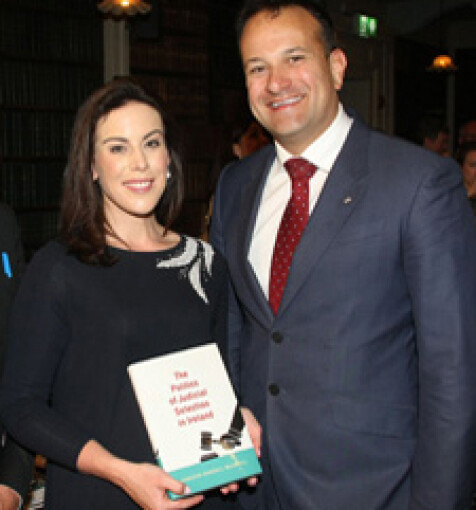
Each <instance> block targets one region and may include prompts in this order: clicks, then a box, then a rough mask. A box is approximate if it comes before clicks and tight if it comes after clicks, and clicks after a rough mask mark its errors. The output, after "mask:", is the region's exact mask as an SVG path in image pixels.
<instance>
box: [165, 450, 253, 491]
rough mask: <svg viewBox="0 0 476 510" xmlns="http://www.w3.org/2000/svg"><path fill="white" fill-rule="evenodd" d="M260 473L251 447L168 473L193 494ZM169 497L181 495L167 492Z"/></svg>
mask: <svg viewBox="0 0 476 510" xmlns="http://www.w3.org/2000/svg"><path fill="white" fill-rule="evenodd" d="M260 473H261V466H260V463H259V461H258V458H257V457H256V453H255V451H254V449H253V448H249V449H247V450H242V451H239V452H236V453H230V454H229V455H224V456H223V457H217V458H216V459H211V460H207V461H205V462H200V463H199V464H194V465H193V466H188V467H186V468H182V469H177V470H176V471H171V472H170V473H169V474H170V475H171V476H173V477H174V478H175V479H177V480H180V481H181V482H183V483H184V484H186V485H188V487H190V489H191V491H192V494H195V493H198V492H203V491H206V490H208V489H211V488H213V487H220V486H222V485H226V484H228V483H231V482H234V481H237V480H242V479H243V478H249V477H250V476H254V475H258V474H260ZM169 497H170V499H178V498H180V497H182V496H177V494H174V493H172V492H169Z"/></svg>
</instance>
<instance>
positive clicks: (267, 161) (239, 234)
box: [233, 146, 276, 324]
mask: <svg viewBox="0 0 476 510" xmlns="http://www.w3.org/2000/svg"><path fill="white" fill-rule="evenodd" d="M270 149H271V147H270ZM275 157H276V152H275V150H274V146H272V149H271V150H268V151H266V152H265V153H264V155H263V157H261V158H260V159H259V160H258V161H256V162H255V163H254V167H253V170H252V175H251V178H250V179H249V180H248V182H247V183H246V184H245V185H244V186H243V189H242V193H241V203H240V209H239V211H236V218H237V220H236V221H237V227H236V230H235V232H236V236H235V237H234V246H233V250H234V253H235V260H236V261H237V268H238V271H237V276H238V278H235V279H234V282H235V286H236V288H237V290H238V292H239V294H240V298H241V300H242V302H243V303H245V304H246V306H247V308H248V309H249V312H250V313H251V314H253V315H254V316H255V318H256V319H257V320H258V321H259V322H261V323H262V324H269V323H270V321H272V320H273V313H272V311H271V308H270V306H269V303H268V300H267V299H266V296H265V295H264V293H263V289H262V288H261V285H260V284H259V282H258V279H257V278H256V275H255V272H254V270H253V268H252V266H251V264H250V263H249V260H248V253H249V249H250V244H251V240H252V237H253V231H254V226H255V223H256V216H257V213H258V209H259V205H260V202H261V196H262V194H263V189H264V185H265V183H266V178H267V177H268V174H269V171H270V169H271V165H272V164H273V161H274V159H275Z"/></svg>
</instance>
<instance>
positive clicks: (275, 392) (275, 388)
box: [268, 383, 279, 397]
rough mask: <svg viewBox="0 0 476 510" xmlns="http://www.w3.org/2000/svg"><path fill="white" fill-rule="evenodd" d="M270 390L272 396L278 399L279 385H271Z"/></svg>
mask: <svg viewBox="0 0 476 510" xmlns="http://www.w3.org/2000/svg"><path fill="white" fill-rule="evenodd" d="M268 390H269V392H270V393H271V395H273V397H276V396H277V395H279V386H278V385H277V384H274V383H273V384H270V385H269V386H268Z"/></svg>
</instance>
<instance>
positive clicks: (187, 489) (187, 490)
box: [183, 485, 192, 495]
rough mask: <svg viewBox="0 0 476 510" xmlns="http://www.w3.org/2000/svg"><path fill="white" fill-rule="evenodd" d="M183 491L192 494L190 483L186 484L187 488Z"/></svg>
mask: <svg viewBox="0 0 476 510" xmlns="http://www.w3.org/2000/svg"><path fill="white" fill-rule="evenodd" d="M183 493H184V494H185V495H188V494H192V489H191V488H190V487H189V486H188V485H186V486H185V490H184V491H183Z"/></svg>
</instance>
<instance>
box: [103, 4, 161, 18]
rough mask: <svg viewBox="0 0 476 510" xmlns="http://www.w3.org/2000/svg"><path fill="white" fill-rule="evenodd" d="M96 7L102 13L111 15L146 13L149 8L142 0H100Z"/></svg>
mask: <svg viewBox="0 0 476 510" xmlns="http://www.w3.org/2000/svg"><path fill="white" fill-rule="evenodd" d="M97 7H98V9H99V10H100V11H101V12H102V13H104V14H112V15H113V16H121V15H123V14H127V15H128V16H134V15H136V14H147V13H148V12H149V11H150V9H151V6H150V5H149V4H148V3H147V2H144V1H143V0H102V1H101V2H100V3H99V4H98V6H97Z"/></svg>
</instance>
